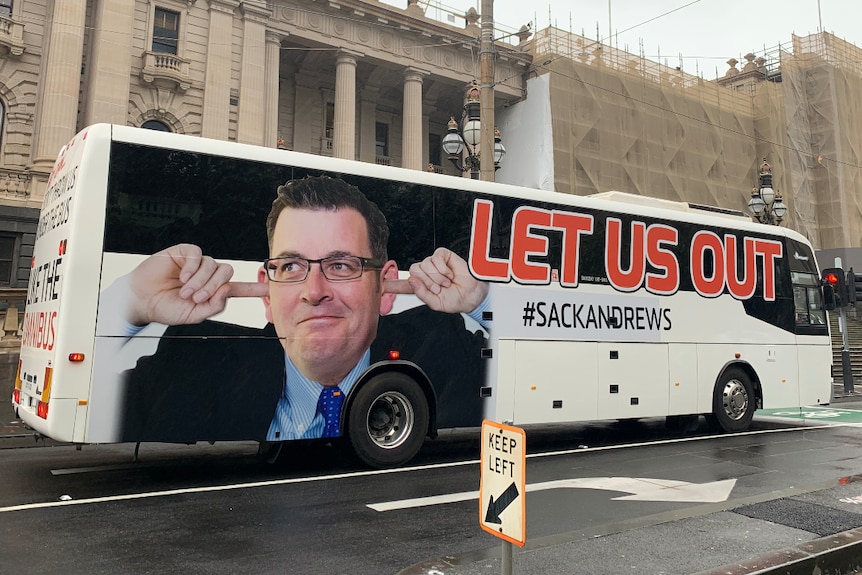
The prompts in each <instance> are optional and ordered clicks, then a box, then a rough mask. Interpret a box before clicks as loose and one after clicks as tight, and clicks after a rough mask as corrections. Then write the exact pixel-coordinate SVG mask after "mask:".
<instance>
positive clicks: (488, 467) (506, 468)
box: [479, 419, 527, 547]
mask: <svg viewBox="0 0 862 575" xmlns="http://www.w3.org/2000/svg"><path fill="white" fill-rule="evenodd" d="M526 446H527V435H526V433H524V430H523V429H520V428H518V427H512V426H511V425H506V424H504V423H497V422H494V421H490V420H487V419H486V420H484V421H483V422H482V463H481V465H482V470H481V480H480V483H479V526H480V527H482V529H484V530H485V531H487V532H488V533H491V534H493V535H496V536H497V537H499V538H501V539H504V540H506V541H509V542H510V543H514V544H515V545H518V546H520V547H523V546H524V544H525V543H526V541H527V535H526V523H527V517H526V488H527V486H526V479H527V473H526V461H527V451H526Z"/></svg>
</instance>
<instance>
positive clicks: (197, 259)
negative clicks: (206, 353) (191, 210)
mask: <svg viewBox="0 0 862 575" xmlns="http://www.w3.org/2000/svg"><path fill="white" fill-rule="evenodd" d="M231 276H233V268H232V267H231V266H230V265H229V264H220V263H218V262H216V261H215V260H214V259H212V258H211V257H209V256H204V255H203V254H202V253H201V249H200V248H199V247H198V246H195V245H192V244H179V245H176V246H172V247H169V248H167V249H165V250H162V251H160V252H158V253H156V254H153V255H152V256H150V257H148V258H147V259H146V260H144V261H143V262H141V264H140V265H138V267H136V268H135V269H134V270H132V272H131V273H130V274H129V286H130V289H131V292H132V294H131V295H132V297H131V301H130V303H129V307H128V311H127V317H126V319H127V321H129V322H130V323H132V324H133V325H146V324H148V323H152V322H158V323H163V324H167V325H180V324H192V323H199V322H201V321H203V320H205V319H207V318H208V317H211V316H213V315H215V314H217V313H219V312H221V311H222V310H224V307H225V304H226V302H227V298H228V296H229V295H230V291H231V284H229V283H228V280H230V278H231ZM264 287H265V286H264ZM236 295H239V294H236ZM264 295H265V294H264Z"/></svg>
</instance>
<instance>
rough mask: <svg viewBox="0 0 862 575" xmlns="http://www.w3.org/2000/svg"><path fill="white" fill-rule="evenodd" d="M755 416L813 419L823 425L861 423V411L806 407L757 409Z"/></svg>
mask: <svg viewBox="0 0 862 575" xmlns="http://www.w3.org/2000/svg"><path fill="white" fill-rule="evenodd" d="M755 415H761V416H762V415H765V416H769V417H781V418H787V419H813V420H816V421H821V422H823V423H862V411H859V410H855V409H840V408H836V407H819V406H806V407H785V408H779V409H759V410H757V411H756V412H755Z"/></svg>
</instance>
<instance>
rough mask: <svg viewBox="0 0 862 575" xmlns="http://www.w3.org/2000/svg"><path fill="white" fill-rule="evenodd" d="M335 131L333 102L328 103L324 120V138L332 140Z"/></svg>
mask: <svg viewBox="0 0 862 575" xmlns="http://www.w3.org/2000/svg"><path fill="white" fill-rule="evenodd" d="M334 129H335V104H333V103H332V102H327V103H326V117H325V118H324V119H323V134H324V136H323V137H324V138H329V139H332V134H333V131H334Z"/></svg>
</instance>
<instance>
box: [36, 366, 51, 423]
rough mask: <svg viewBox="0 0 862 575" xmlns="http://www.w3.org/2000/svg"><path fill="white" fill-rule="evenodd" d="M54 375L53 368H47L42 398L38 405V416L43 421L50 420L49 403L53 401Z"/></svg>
mask: <svg viewBox="0 0 862 575" xmlns="http://www.w3.org/2000/svg"><path fill="white" fill-rule="evenodd" d="M53 375H54V368H53V367H46V368H45V382H44V383H43V387H42V398H41V399H40V400H39V403H38V404H37V405H36V415H38V416H39V417H41V418H42V419H48V401H49V400H50V399H51V376H53Z"/></svg>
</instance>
